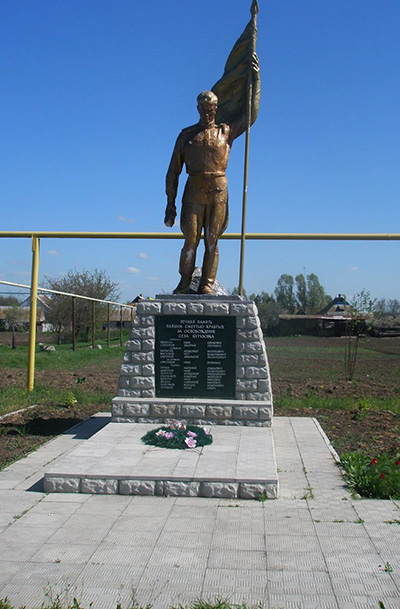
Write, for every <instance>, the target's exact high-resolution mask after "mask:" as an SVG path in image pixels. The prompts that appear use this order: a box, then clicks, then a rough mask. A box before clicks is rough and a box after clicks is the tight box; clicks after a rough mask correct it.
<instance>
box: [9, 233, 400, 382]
mask: <svg viewBox="0 0 400 609" xmlns="http://www.w3.org/2000/svg"><path fill="white" fill-rule="evenodd" d="M1 237H3V238H29V239H32V280H31V297H30V316H29V319H30V328H29V363H28V390H29V391H32V390H33V387H34V377H35V344H36V321H37V291H38V277H39V249H40V239H46V238H49V239H50V238H51V239H54V238H55V239H182V238H183V235H182V233H177V232H172V233H167V232H161V233H160V232H159V233H151V232H150V233H147V232H146V233H125V232H109V233H103V232H90V233H87V232H67V231H0V238H1ZM220 238H221V239H228V240H241V239H242V234H241V233H224V234H223V235H221V237H220ZM245 239H246V241H247V240H249V241H254V240H264V241H277V240H278V241H293V240H297V241H400V233H246V235H245ZM242 275H243V269H242V268H241V269H240V277H239V285H243V276H242Z"/></svg>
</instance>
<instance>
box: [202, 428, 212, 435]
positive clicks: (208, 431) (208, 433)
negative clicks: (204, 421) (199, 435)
mask: <svg viewBox="0 0 400 609" xmlns="http://www.w3.org/2000/svg"><path fill="white" fill-rule="evenodd" d="M203 431H204V433H205V434H206V436H209V435H210V430H209V429H208V427H203Z"/></svg>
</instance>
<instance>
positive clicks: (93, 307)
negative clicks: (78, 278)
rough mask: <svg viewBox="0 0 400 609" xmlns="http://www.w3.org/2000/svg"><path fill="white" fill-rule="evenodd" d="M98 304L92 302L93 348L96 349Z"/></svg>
mask: <svg viewBox="0 0 400 609" xmlns="http://www.w3.org/2000/svg"><path fill="white" fill-rule="evenodd" d="M95 306H96V303H95V301H94V300H92V348H93V349H94V348H95V347H96V309H95Z"/></svg>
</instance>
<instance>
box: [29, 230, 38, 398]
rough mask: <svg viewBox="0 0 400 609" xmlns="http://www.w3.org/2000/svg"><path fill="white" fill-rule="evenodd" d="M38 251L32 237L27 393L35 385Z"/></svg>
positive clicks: (34, 239)
mask: <svg viewBox="0 0 400 609" xmlns="http://www.w3.org/2000/svg"><path fill="white" fill-rule="evenodd" d="M39 249H40V240H39V238H38V237H35V236H34V235H32V277H31V298H30V312H29V355H28V391H29V392H31V391H33V387H34V385H35V348H36V321H37V294H38V278H39Z"/></svg>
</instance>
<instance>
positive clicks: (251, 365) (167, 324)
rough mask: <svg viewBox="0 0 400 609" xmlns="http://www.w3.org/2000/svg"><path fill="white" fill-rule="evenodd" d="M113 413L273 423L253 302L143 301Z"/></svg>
mask: <svg viewBox="0 0 400 609" xmlns="http://www.w3.org/2000/svg"><path fill="white" fill-rule="evenodd" d="M111 412H112V420H113V421H114V422H130V423H132V422H134V423H150V422H152V423H165V424H168V423H170V422H171V421H172V420H173V419H184V420H186V421H187V422H188V423H192V424H196V425H232V426H238V425H246V426H249V425H250V426H259V427H261V426H262V427H269V426H270V425H271V423H272V415H273V407H272V392H271V382H270V374H269V367H268V360H267V353H266V350H265V345H264V340H263V335H262V331H261V326H260V320H259V318H258V312H257V308H256V306H255V304H254V302H252V301H250V300H247V299H244V298H243V297H240V296H204V295H196V294H190V295H164V294H163V295H160V296H157V297H156V299H155V300H151V301H141V302H139V303H138V306H137V313H136V317H135V321H134V325H133V328H132V333H131V338H130V340H129V341H128V343H127V345H126V353H125V357H124V363H123V365H122V367H121V373H120V378H119V384H118V395H117V397H116V398H114V400H113V402H112V409H111Z"/></svg>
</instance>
